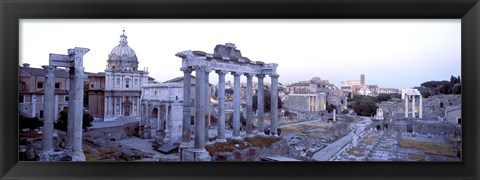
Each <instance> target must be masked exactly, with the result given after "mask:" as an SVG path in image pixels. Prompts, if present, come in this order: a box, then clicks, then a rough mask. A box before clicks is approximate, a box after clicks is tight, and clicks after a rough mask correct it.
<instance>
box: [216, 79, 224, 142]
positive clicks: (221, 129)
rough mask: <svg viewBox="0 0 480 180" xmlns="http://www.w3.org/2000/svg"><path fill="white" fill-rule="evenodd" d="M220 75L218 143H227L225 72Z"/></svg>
mask: <svg viewBox="0 0 480 180" xmlns="http://www.w3.org/2000/svg"><path fill="white" fill-rule="evenodd" d="M216 72H217V73H218V122H217V125H218V128H217V131H218V132H217V133H218V134H217V142H226V139H225V74H226V72H225V71H216Z"/></svg>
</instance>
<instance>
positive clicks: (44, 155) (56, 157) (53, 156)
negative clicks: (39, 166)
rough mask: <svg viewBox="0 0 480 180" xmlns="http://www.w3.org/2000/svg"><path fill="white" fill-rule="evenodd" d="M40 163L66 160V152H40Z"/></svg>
mask: <svg viewBox="0 0 480 180" xmlns="http://www.w3.org/2000/svg"><path fill="white" fill-rule="evenodd" d="M38 156H39V158H40V161H62V160H64V159H67V157H68V153H67V152H66V151H59V152H54V151H47V152H41V153H40V154H39V155H38Z"/></svg>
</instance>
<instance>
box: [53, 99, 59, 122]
mask: <svg viewBox="0 0 480 180" xmlns="http://www.w3.org/2000/svg"><path fill="white" fill-rule="evenodd" d="M54 99H55V105H54V110H53V122H54V123H57V120H58V95H55V98H54Z"/></svg>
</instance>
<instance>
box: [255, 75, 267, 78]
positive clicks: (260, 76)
mask: <svg viewBox="0 0 480 180" xmlns="http://www.w3.org/2000/svg"><path fill="white" fill-rule="evenodd" d="M255 76H256V77H257V78H262V79H263V78H264V77H265V74H257V75H255Z"/></svg>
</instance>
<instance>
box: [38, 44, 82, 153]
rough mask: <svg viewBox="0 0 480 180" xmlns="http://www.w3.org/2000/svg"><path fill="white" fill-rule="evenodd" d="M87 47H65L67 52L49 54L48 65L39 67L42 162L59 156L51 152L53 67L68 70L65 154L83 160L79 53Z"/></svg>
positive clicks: (80, 63) (53, 97)
mask: <svg viewBox="0 0 480 180" xmlns="http://www.w3.org/2000/svg"><path fill="white" fill-rule="evenodd" d="M89 50H90V49H88V48H79V47H76V48H73V49H68V54H67V55H62V54H50V59H49V66H43V67H44V69H45V79H46V83H45V105H44V109H45V120H44V126H43V127H44V128H43V148H44V149H43V150H44V152H43V154H42V156H41V157H40V159H41V160H43V161H52V160H59V159H55V158H53V157H59V156H58V155H55V154H57V153H53V152H52V149H53V144H52V139H53V121H54V120H53V118H54V109H55V106H54V102H55V96H54V90H55V86H54V81H53V80H54V78H55V75H54V70H55V68H56V67H65V68H69V70H70V71H69V72H70V92H69V94H68V95H69V97H70V100H69V101H68V107H69V109H70V110H69V111H68V126H67V141H66V147H65V150H66V153H67V154H68V155H69V156H70V157H71V158H72V161H85V155H84V154H83V150H82V122H83V121H82V118H83V82H84V76H83V73H84V68H83V56H84V55H85V54H86V53H87V52H88V51H89Z"/></svg>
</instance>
